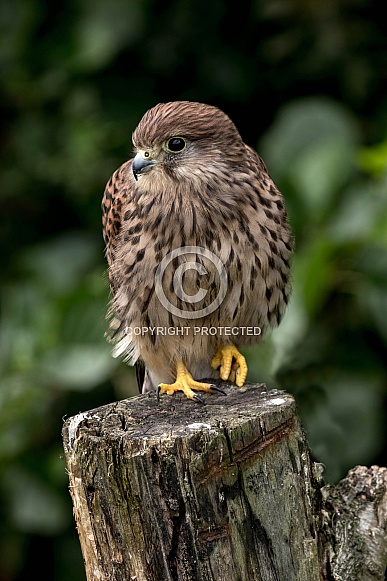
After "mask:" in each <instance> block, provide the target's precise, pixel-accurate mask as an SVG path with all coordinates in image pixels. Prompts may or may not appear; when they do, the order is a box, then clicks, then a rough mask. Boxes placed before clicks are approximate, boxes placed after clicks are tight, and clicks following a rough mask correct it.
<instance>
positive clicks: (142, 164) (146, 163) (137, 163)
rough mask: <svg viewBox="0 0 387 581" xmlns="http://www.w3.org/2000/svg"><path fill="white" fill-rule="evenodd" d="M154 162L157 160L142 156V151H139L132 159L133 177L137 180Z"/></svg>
mask: <svg viewBox="0 0 387 581" xmlns="http://www.w3.org/2000/svg"><path fill="white" fill-rule="evenodd" d="M156 163H157V162H156V161H155V160H154V159H151V158H150V157H144V152H143V151H139V152H138V153H137V155H136V156H135V157H134V159H133V161H132V170H133V175H134V179H135V180H136V181H137V180H138V176H139V175H140V174H143V173H145V172H147V171H149V170H150V169H152V167H153V166H154V165H156Z"/></svg>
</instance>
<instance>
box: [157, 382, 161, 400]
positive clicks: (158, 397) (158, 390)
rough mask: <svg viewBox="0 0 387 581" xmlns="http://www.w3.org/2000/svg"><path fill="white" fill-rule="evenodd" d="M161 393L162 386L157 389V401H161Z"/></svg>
mask: <svg viewBox="0 0 387 581" xmlns="http://www.w3.org/2000/svg"><path fill="white" fill-rule="evenodd" d="M160 391H161V385H158V386H157V387H156V398H157V401H160Z"/></svg>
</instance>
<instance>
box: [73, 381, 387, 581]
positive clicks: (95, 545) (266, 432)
mask: <svg viewBox="0 0 387 581" xmlns="http://www.w3.org/2000/svg"><path fill="white" fill-rule="evenodd" d="M222 386H225V384H224V383H223V384H222ZM225 389H226V390H227V396H223V395H222V394H209V395H207V394H203V399H205V402H206V405H204V406H203V405H200V404H198V403H194V402H192V401H190V400H188V399H187V398H186V397H185V396H184V395H182V394H181V395H180V394H177V395H175V396H172V397H170V396H162V397H161V398H160V401H159V402H158V401H157V399H156V396H155V394H153V393H151V394H146V395H141V396H138V397H133V398H130V399H128V400H124V401H120V402H117V403H114V404H110V405H106V406H103V407H100V408H98V409H95V410H92V411H89V412H86V413H83V414H79V415H77V416H75V417H73V418H70V419H69V420H68V421H66V423H65V425H64V429H63V439H64V448H65V455H66V460H67V466H68V473H69V479H70V491H71V495H72V499H73V505H74V513H75V519H76V523H77V528H78V534H79V538H80V542H81V547H82V552H83V556H84V560H85V567H86V574H87V579H88V581H97V580H98V581H129V580H132V579H133V580H137V581H164V580H165V581H177V580H179V581H215V580H216V581H224V580H226V581H320V580H324V581H327V580H332V581H349V580H352V579H354V580H356V581H362V580H363V579H364V581H366V580H367V581H370V580H371V579H372V580H373V581H376V580H378V581H379V580H382V579H383V576H381V570H382V568H383V562H384V565H385V564H386V563H385V560H386V554H387V547H386V530H385V527H384V529H383V526H384V524H385V522H386V519H385V518H384V520H383V519H382V518H379V517H380V514H379V513H380V511H381V510H382V509H381V506H382V505H383V502H384V505H383V506H384V509H385V499H386V494H385V493H386V484H387V479H386V474H385V473H383V474H382V476H381V477H380V479H379V481H378V482H379V488H378V489H377V490H378V491H377V492H376V488H377V487H376V485H375V482H376V481H375V478H374V480H373V483H374V487H373V489H372V491H373V492H372V494H373V497H372V499H371V497H370V493H369V494H368V497H367V499H368V500H367V502H368V505H367V507H364V514H367V515H368V519H369V520H368V522H371V523H373V524H375V519H374V520H373V519H372V518H371V513H370V511H371V510H373V511H374V513H375V514H377V515H379V516H377V517H376V520H377V519H379V521H378V522H379V525H380V526H381V528H380V531H379V533H380V534H379V536H377V539H376V543H374V545H372V543H369V544H370V546H371V545H372V546H371V548H370V555H371V557H370V559H369V562H368V564H370V563H371V565H370V566H371V569H372V563H373V560H372V559H373V557H374V556H375V555H373V554H372V551H374V552H375V546H377V551H378V552H379V560H378V565H377V570H376V573H375V571H374V573H375V574H374V576H372V575H368V576H366V575H364V577H363V576H358V577H356V576H352V574H353V575H357V574H358V573H359V570H360V569H359V568H357V569H354V568H353V567H352V568H351V565H349V568H347V569H345V571H346V573H345V575H346V577H342V576H341V573H340V571H343V569H340V559H341V555H342V554H343V553H346V552H347V553H348V551H349V553H350V552H351V548H350V544H351V543H350V541H351V538H352V537H353V534H352V533H353V530H352V531H351V527H348V526H347V527H346V528H345V525H344V529H343V527H341V528H340V526H338V522H339V520H340V514H339V513H340V510H341V511H343V509H342V506H343V504H345V502H346V501H347V497H348V495H349V496H351V494H352V496H351V498H352V500H354V496H356V494H354V493H351V491H349V489H348V487H345V486H344V488H343V490H342V492H343V493H345V494H344V495H343V494H342V493H341V492H340V490H339V489H338V491H337V490H336V493H337V494H336V493H335V489H332V488H326V489H323V493H321V484H322V483H321V480H319V478H318V472H319V471H318V465H315V464H314V463H313V462H311V460H310V456H309V450H308V445H307V442H306V439H305V436H304V434H303V431H302V428H301V426H300V421H299V419H298V416H297V412H296V407H295V402H294V400H293V398H292V397H291V396H290V395H289V394H287V393H285V392H282V391H276V390H274V391H273V390H272V391H267V389H266V386H265V385H256V384H254V385H252V384H247V385H246V386H245V387H244V388H237V387H235V386H231V385H227V384H226V386H225ZM201 395H202V394H201ZM365 470H367V469H365ZM379 476H380V474H379ZM343 482H344V481H343ZM362 490H363V493H364V487H363V488H362ZM367 490H368V491H369V488H367ZM345 495H347V496H345ZM323 498H325V499H326V504H323ZM376 499H378V503H376ZM371 501H372V502H374V504H372V502H371ZM340 503H341V504H340ZM375 503H376V504H375ZM355 504H356V503H355ZM327 506H329V507H330V508H326V507H327ZM354 510H359V506H358V504H356V506H355V505H354ZM378 511H379V512H378ZM344 512H345V511H344ZM346 512H347V513H348V512H350V508H349V505H348V509H347V511H346ZM362 514H363V513H362ZM347 517H348V514H347ZM338 519H339V520H338ZM358 521H359V523H360V524H359V526H360V525H361V526H360V528H362V531H361V534H362V535H363V538H364V537H367V536H369V531H367V530H366V528H365V526H364V522H365V520H364V518H362V519H358ZM332 522H334V523H335V525H334V526H335V527H336V528H335V529H333V528H332V526H331V524H332ZM353 528H356V527H353ZM337 531H338V536H337V537H335V532H337ZM340 535H341V537H340ZM360 538H361V535H360ZM359 542H361V541H359V540H358V538H356V543H357V544H356V543H355V544H356V546H357V549H358V550H359ZM365 544H366V543H364V545H365ZM347 545H348V547H349V548H348V551H346V550H345V547H346V546H347ZM383 551H384V552H383ZM360 556H361V555H360ZM331 562H332V563H333V565H332V566H331ZM356 563H357V566H359V560H357V561H356ZM363 568H364V570H365V567H363ZM367 570H370V568H369V567H368V569H367ZM335 571H336V573H335ZM378 575H379V576H378Z"/></svg>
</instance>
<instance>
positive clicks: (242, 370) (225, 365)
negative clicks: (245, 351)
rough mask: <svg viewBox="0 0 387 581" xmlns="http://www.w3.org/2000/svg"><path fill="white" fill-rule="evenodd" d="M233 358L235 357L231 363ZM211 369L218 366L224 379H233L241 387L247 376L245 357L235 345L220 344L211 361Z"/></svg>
mask: <svg viewBox="0 0 387 581" xmlns="http://www.w3.org/2000/svg"><path fill="white" fill-rule="evenodd" d="M233 359H235V361H234V363H233ZM211 366H212V368H213V369H218V367H220V370H219V373H220V377H221V379H223V380H224V381H227V380H228V381H235V383H236V384H237V386H238V387H242V385H243V384H244V382H245V381H246V377H247V363H246V359H245V358H244V357H243V355H242V354H241V353H239V351H238V349H237V348H236V347H235V345H222V347H219V349H218V350H217V352H216V354H215V357H214V358H213V360H212V361H211Z"/></svg>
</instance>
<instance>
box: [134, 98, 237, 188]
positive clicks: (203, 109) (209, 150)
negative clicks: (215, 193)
mask: <svg viewBox="0 0 387 581" xmlns="http://www.w3.org/2000/svg"><path fill="white" fill-rule="evenodd" d="M133 144H134V147H135V151H136V155H135V157H134V159H133V161H132V169H133V174H134V177H135V179H136V180H138V179H139V177H141V180H144V185H145V182H146V185H147V187H149V186H151V185H152V183H153V184H154V183H155V182H156V183H158V184H159V185H161V183H163V182H164V183H165V182H166V181H167V180H169V179H179V180H180V181H184V180H186V181H187V182H191V183H192V182H195V181H197V180H200V179H203V178H204V176H208V175H210V174H214V175H215V174H216V173H217V171H218V170H219V169H224V167H225V166H227V167H228V168H230V167H232V165H233V164H238V163H240V161H241V155H242V153H243V151H244V145H243V142H242V139H241V137H240V135H239V133H238V130H237V129H236V127H235V125H234V124H233V122H232V121H231V120H230V119H229V117H227V115H226V114H225V113H223V112H222V111H221V110H220V109H217V108H216V107H212V106H210V105H204V104H202V103H194V102H190V101H174V102H171V103H160V104H159V105H156V106H155V107H153V108H152V109H150V110H149V111H147V112H146V113H145V115H144V117H143V118H142V119H141V121H140V123H139V124H138V126H137V128H136V130H135V131H134V133H133Z"/></svg>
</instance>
